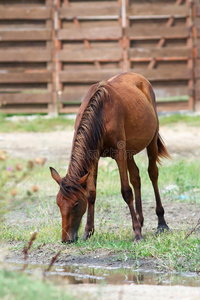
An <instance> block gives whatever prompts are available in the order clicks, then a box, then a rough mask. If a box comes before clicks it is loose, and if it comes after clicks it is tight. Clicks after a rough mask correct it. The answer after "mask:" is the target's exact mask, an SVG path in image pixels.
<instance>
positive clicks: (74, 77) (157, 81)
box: [0, 0, 200, 113]
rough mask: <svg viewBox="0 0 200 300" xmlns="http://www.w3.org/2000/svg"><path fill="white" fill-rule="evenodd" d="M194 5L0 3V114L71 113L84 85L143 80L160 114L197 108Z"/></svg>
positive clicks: (56, 0) (198, 7)
mask: <svg viewBox="0 0 200 300" xmlns="http://www.w3.org/2000/svg"><path fill="white" fill-rule="evenodd" d="M199 21H200V4H199V1H198V0H194V1H189V0H162V1H158V0H148V1H147V0H134V1H133V0H129V1H128V0H110V1H104V0H103V1H96V0H93V1H92V0H90V1H89V0H88V1H77V0H75V1H70V0H19V1H17V0H10V1H7V0H0V111H1V112H6V113H57V112H61V113H65V112H76V111H77V110H78V108H79V105H80V103H81V101H82V100H83V98H84V95H85V94H86V91H87V90H88V88H89V86H90V85H91V84H93V83H95V82H98V81H101V80H105V79H106V78H109V77H111V76H114V75H116V74H118V73H120V72H123V71H133V72H136V73H140V74H142V75H144V76H145V77H147V78H148V79H149V80H150V81H151V83H152V85H153V87H154V90H155V92H156V96H157V106H158V110H159V111H169V110H174V111H179V110H194V109H196V110H199V109H200V105H199V103H200V89H199V87H198V86H199V83H200V68H199V67H200V46H199V44H200V43H199V37H200V23H199Z"/></svg>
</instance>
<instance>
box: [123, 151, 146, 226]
mask: <svg viewBox="0 0 200 300" xmlns="http://www.w3.org/2000/svg"><path fill="white" fill-rule="evenodd" d="M127 163H128V170H129V174H130V182H131V184H132V186H133V188H134V193H135V206H136V211H137V213H138V215H139V222H140V224H141V226H143V222H144V217H143V213H142V200H141V182H140V175H139V169H138V167H137V165H136V163H135V160H134V158H133V157H129V158H128V159H127Z"/></svg>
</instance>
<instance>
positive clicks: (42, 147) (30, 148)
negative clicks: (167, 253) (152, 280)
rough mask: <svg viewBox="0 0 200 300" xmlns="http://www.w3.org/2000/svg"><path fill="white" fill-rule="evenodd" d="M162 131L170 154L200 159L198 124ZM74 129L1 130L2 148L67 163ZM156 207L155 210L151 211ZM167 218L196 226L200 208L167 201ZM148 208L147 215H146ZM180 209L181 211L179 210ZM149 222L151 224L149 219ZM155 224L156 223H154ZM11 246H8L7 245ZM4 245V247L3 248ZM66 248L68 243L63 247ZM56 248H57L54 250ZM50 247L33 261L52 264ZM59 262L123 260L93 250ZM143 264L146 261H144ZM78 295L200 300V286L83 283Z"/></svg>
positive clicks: (13, 153)
mask: <svg viewBox="0 0 200 300" xmlns="http://www.w3.org/2000/svg"><path fill="white" fill-rule="evenodd" d="M160 133H161V135H162V136H163V138H164V140H165V143H166V145H167V148H168V151H169V153H170V154H171V155H172V157H174V158H179V157H185V158H188V159H190V158H193V157H194V158H196V159H198V158H200V130H199V128H198V127H191V126H187V125H183V124H176V125H172V126H161V128H160ZM72 138H73V131H55V132H49V133H0V150H6V151H7V153H8V154H10V155H11V156H12V157H22V158H25V159H33V158H35V157H45V158H47V160H48V165H49V164H51V163H53V162H54V161H62V162H65V163H66V162H67V161H68V159H69V156H70V151H71V145H72ZM144 209H145V211H146V212H149V215H152V214H154V207H153V206H152V205H151V204H148V205H147V207H145V208H144ZM151 210H152V213H151V212H150V211H151ZM165 210H166V212H167V213H166V219H167V220H168V221H169V223H170V224H171V226H172V227H173V226H175V225H176V222H178V223H179V224H185V226H186V227H187V226H188V227H190V228H191V227H192V226H193V225H195V224H193V223H191V222H190V221H188V220H191V216H192V217H195V218H194V219H196V220H198V218H199V217H200V208H197V207H196V206H195V205H194V204H190V209H189V210H188V204H187V203H180V202H179V203H172V202H170V203H166V204H165ZM145 211H144V214H145ZM175 212H178V213H175ZM145 223H146V224H147V223H148V220H147V222H145ZM150 226H152V224H150ZM7 246H8V245H7ZM1 248H2V247H1ZM63 249H64V246H63ZM54 251H56V249H54ZM51 252H52V251H51V250H49V248H48V245H46V250H45V247H44V249H42V251H41V250H40V249H38V250H36V251H34V253H32V254H30V257H29V260H30V262H32V263H38V264H42V263H44V264H46V263H48V260H47V257H48V258H49V257H52V256H53V254H54V253H55V252H52V253H51ZM12 259H15V260H16V261H17V260H19V261H20V260H21V259H22V255H19V253H17V252H15V253H9V254H8V255H7V256H6V260H7V261H9V260H12ZM59 263H61V264H63V263H67V264H70V263H71V264H75V263H76V264H79V265H81V264H90V265H91V264H92V265H95V264H96V265H101V266H107V265H112V266H120V264H121V262H119V261H115V260H114V257H113V256H112V253H108V252H102V251H100V252H98V253H93V254H92V255H91V256H87V257H86V256H84V255H83V256H81V255H80V256H75V257H72V256H71V255H66V253H65V255H61V257H60V259H59ZM141 263H143V262H141ZM126 264H127V265H133V264H134V262H133V261H128V262H126ZM144 264H145V268H146V269H148V268H151V269H152V268H154V267H155V266H156V261H146V262H144ZM71 290H72V291H73V293H74V294H78V295H80V292H81V293H82V292H83V295H84V297H85V299H105V300H107V299H121V300H122V299H124V300H128V299H133V297H134V299H142V300H145V299H154V300H157V299H159V300H162V299H184V300H186V299H188V300H189V299H194V300H195V299H200V289H198V288H189V287H179V286H174V287H172V286H169V287H164V286H162V287H161V286H147V285H140V286H124V285H123V286H120V285H119V286H112V285H107V286H102V287H99V286H91V285H90V287H88V286H87V285H82V286H79V288H78V289H77V288H76V289H74V288H73V287H72V288H71Z"/></svg>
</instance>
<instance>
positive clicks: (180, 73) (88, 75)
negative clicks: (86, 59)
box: [59, 66, 190, 83]
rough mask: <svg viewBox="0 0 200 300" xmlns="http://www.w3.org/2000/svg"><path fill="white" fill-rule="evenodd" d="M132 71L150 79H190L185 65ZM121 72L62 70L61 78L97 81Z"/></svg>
mask: <svg viewBox="0 0 200 300" xmlns="http://www.w3.org/2000/svg"><path fill="white" fill-rule="evenodd" d="M131 71H132V72H135V73H138V74H141V75H143V76H144V77H146V78H148V79H149V80H150V81H164V80H166V81H170V80H188V79H189V78H190V71H189V70H187V69H186V68H185V67H184V66H179V68H177V66H175V67H172V66H171V67H170V68H164V67H160V68H158V69H146V68H135V69H132V70H131ZM119 73H120V70H116V69H113V70H112V69H109V70H85V71H84V70H81V71H79V72H77V71H61V72H60V74H59V78H60V81H61V82H68V83H95V82H99V81H101V80H106V79H109V78H110V77H112V76H115V75H117V74H119Z"/></svg>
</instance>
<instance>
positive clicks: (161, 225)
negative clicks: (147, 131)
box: [147, 136, 169, 233]
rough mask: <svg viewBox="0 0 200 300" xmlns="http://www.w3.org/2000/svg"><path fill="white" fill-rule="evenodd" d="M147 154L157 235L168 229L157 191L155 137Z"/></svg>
mask: <svg viewBox="0 0 200 300" xmlns="http://www.w3.org/2000/svg"><path fill="white" fill-rule="evenodd" d="M147 154H148V158H149V167H148V172H149V177H150V179H151V182H152V185H153V189H154V193H155V198H156V214H157V216H158V230H157V233H159V232H162V231H164V230H168V229H169V227H168V226H167V224H166V221H165V218H164V208H163V206H162V203H161V199H160V193H159V189H158V167H157V165H156V159H157V156H158V146H157V136H155V138H154V139H153V140H152V142H151V143H150V144H149V146H148V147H147Z"/></svg>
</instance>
